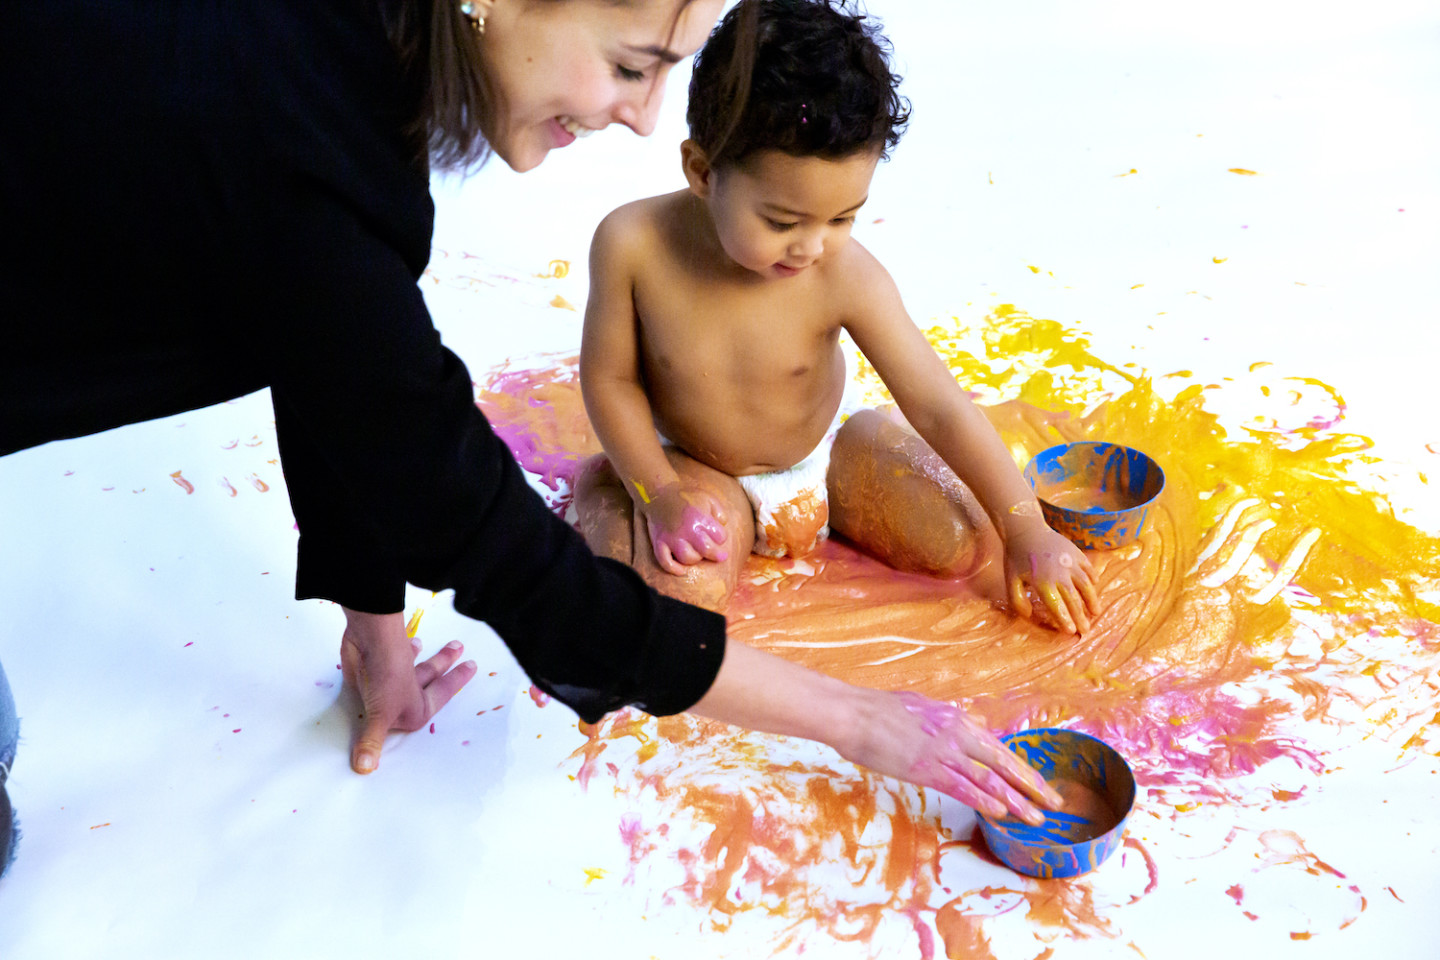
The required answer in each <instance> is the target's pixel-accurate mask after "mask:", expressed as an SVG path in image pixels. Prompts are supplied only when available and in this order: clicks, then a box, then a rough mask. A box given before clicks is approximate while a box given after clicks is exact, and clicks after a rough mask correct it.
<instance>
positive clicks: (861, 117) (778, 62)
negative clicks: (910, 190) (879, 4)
mask: <svg viewBox="0 0 1440 960" xmlns="http://www.w3.org/2000/svg"><path fill="white" fill-rule="evenodd" d="M890 49H891V48H890V43H889V41H888V40H886V39H885V37H884V36H883V35H882V34H881V33H880V27H879V24H878V23H877V22H876V21H875V20H874V19H872V18H870V17H867V16H865V15H864V14H861V13H858V12H855V11H854V10H853V9H852V8H851V5H850V4H849V3H848V2H846V0H741V2H740V3H738V4H736V5H735V6H734V7H733V8H731V10H730V12H729V13H727V14H726V15H725V16H724V17H723V18H722V19H721V20H720V23H719V25H718V26H716V28H715V31H714V32H713V33H711V34H710V39H709V40H708V41H707V42H706V44H705V47H704V48H703V49H702V50H701V51H700V52H699V53H698V54H696V55H695V67H694V72H693V74H692V76H691V79H690V107H689V110H688V111H687V113H686V120H687V121H689V124H690V137H691V139H692V140H694V141H695V142H696V143H698V144H699V145H700V147H701V149H703V150H704V151H705V153H706V155H707V156H708V157H709V159H710V163H711V165H712V166H716V167H722V166H738V165H740V164H742V163H744V161H745V160H746V159H747V158H748V157H749V156H751V155H752V154H754V153H756V152H758V151H760V150H780V151H783V152H784V153H787V154H790V155H791V156H797V157H806V156H815V157H824V158H826V159H832V160H833V159H838V158H841V157H847V156H850V155H852V154H855V153H857V152H859V151H862V150H870V149H876V148H878V149H879V150H880V155H881V156H882V157H884V156H889V153H890V148H891V147H893V146H895V144H897V143H898V142H899V141H900V134H901V133H902V132H903V130H904V127H905V124H906V123H907V122H908V121H909V119H910V103H909V101H908V100H906V99H905V98H904V97H902V96H900V94H899V93H898V91H897V90H896V88H897V87H898V86H899V84H900V77H899V76H898V75H897V74H895V73H893V72H891V70H890V62H889V54H890Z"/></svg>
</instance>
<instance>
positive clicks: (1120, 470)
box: [1025, 442, 1165, 550]
mask: <svg viewBox="0 0 1440 960" xmlns="http://www.w3.org/2000/svg"><path fill="white" fill-rule="evenodd" d="M1025 479H1026V481H1028V482H1029V484H1030V489H1031V490H1034V491H1035V496H1036V498H1037V499H1039V501H1040V510H1041V512H1042V513H1044V515H1045V522H1046V523H1048V524H1050V526H1051V528H1052V529H1054V530H1056V531H1058V532H1059V533H1061V534H1063V535H1064V536H1066V537H1068V538H1069V539H1070V540H1071V541H1072V542H1073V543H1075V545H1076V546H1079V547H1083V548H1084V549H1086V550H1113V549H1114V548H1115V547H1120V546H1124V545H1125V544H1127V543H1131V542H1133V541H1134V540H1135V539H1136V538H1137V537H1139V536H1140V533H1141V531H1142V530H1144V529H1145V522H1146V520H1148V519H1149V517H1150V508H1151V506H1153V505H1154V503H1155V498H1156V497H1158V496H1160V491H1162V490H1164V489H1165V471H1163V470H1161V469H1160V464H1158V463H1156V462H1155V461H1154V460H1152V459H1150V458H1149V457H1148V456H1146V455H1145V454H1143V453H1141V452H1140V451H1139V450H1135V449H1133V448H1131V447H1122V446H1120V444H1118V443H1088V442H1087V443H1062V444H1060V445H1059V446H1054V447H1051V448H1050V449H1048V450H1042V451H1041V452H1040V453H1038V454H1036V455H1035V458H1034V459H1033V460H1031V461H1030V463H1029V464H1027V465H1026V467H1025Z"/></svg>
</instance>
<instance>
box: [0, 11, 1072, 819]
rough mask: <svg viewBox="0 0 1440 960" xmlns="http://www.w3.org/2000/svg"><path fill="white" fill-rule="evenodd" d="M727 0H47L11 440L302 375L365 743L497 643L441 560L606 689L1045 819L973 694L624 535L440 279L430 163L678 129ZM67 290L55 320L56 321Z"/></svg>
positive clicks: (63, 433)
mask: <svg viewBox="0 0 1440 960" xmlns="http://www.w3.org/2000/svg"><path fill="white" fill-rule="evenodd" d="M720 7H721V2H720V0H633V2H629V3H617V2H611V0H472V2H467V3H463V4H457V3H454V2H449V0H441V2H435V3H433V4H431V3H426V2H420V0H372V2H371V3H362V2H357V0H303V2H302V0H291V2H284V0H210V2H196V0H189V2H182V0H174V2H170V3H159V2H155V3H146V4H134V3H127V2H122V0H83V2H76V0H23V2H22V3H20V4H17V5H13V6H12V9H11V10H10V11H9V12H8V13H7V23H6V29H5V30H4V31H3V35H0V77H3V78H4V80H5V81H7V82H6V84H5V89H6V90H7V91H8V93H7V97H6V98H5V99H4V101H3V103H0V129H3V130H5V131H6V135H5V138H4V140H3V144H4V145H3V147H0V205H3V206H0V222H3V223H5V224H6V226H7V230H6V243H7V245H8V246H9V247H10V248H11V249H9V250H8V251H7V255H6V256H5V257H3V258H0V278H3V282H0V290H3V291H4V292H3V294H0V296H3V297H4V298H5V300H6V302H5V304H4V310H5V312H6V313H7V315H9V316H10V317H14V318H19V319H18V321H15V322H12V323H11V324H10V326H11V327H12V328H13V329H14V332H13V334H12V336H11V338H10V341H11V342H10V345H9V349H8V350H7V352H6V353H5V357H4V359H3V360H0V411H3V413H0V454H4V453H9V452H12V451H14V450H18V449H22V448H24V447H28V446H33V445H35V444H40V443H45V442H48V441H50V440H55V439H61V438H66V437H76V436H81V435H84V434H88V433H93V432H96V431H99V430H104V429H109V428H111V427H115V426H119V425H122V424H125V423H132V422H135V421H138V420H144V419H149V418H153V417H159V416H164V415H168V414H172V413H176V412H179V411H182V410H186V409H192V408H195V407H199V406H203V405H206V404H210V403H215V402H218V401H221V400H225V399H228V398H232V397H235V396H238V395H240V394H243V393H247V392H251V391H254V390H257V389H260V388H262V387H267V386H268V387H269V388H270V390H271V393H272V398H273V402H274V407H275V421H276V430H277V433H278V436H279V441H280V449H281V458H282V463H283V466H284V471H285V477H286V482H287V485H288V487H289V492H290V497H291V505H292V508H293V510H294V513H295V517H296V521H297V524H298V527H299V529H300V545H299V559H298V571H297V584H296V595H297V597H299V598H302V599H303V598H310V597H320V598H325V599H329V600H333V601H335V602H337V603H339V604H341V605H342V606H343V607H344V608H345V612H346V629H345V632H344V635H343V637H342V640H341V655H342V663H343V664H344V666H345V675H346V678H347V680H348V681H349V682H351V683H353V684H354V685H355V686H356V687H357V688H358V690H359V692H360V695H361V697H362V700H363V702H364V706H365V719H364V721H363V724H362V726H361V727H360V729H359V730H358V731H357V735H356V737H355V740H354V745H353V749H352V756H351V761H352V766H353V767H354V769H355V770H356V771H357V772H361V773H368V772H370V771H372V770H374V769H375V768H376V765H377V763H378V760H379V754H380V749H381V745H382V743H383V740H384V737H385V734H386V733H387V732H388V731H389V730H391V729H402V730H414V729H418V728H419V727H421V726H422V725H424V724H426V723H427V722H428V721H429V719H430V717H431V716H432V715H433V714H434V713H435V711H437V710H438V709H440V708H441V707H442V706H443V705H444V704H445V703H446V702H447V701H448V700H449V699H450V698H451V697H452V696H453V695H454V694H455V692H456V691H457V690H458V689H459V688H460V687H461V686H463V685H464V684H465V682H466V681H468V680H469V679H470V678H471V677H472V676H473V675H474V673H475V666H474V664H473V663H471V662H466V663H461V664H459V665H458V666H457V661H458V660H459V658H460V656H461V652H462V651H461V650H460V649H459V645H458V644H454V645H452V646H451V647H447V648H446V649H444V650H442V651H441V652H440V653H438V654H437V655H435V656H434V657H431V658H430V659H428V660H426V661H424V662H422V663H420V664H419V665H416V664H415V663H414V656H415V652H414V649H413V648H412V647H411V644H410V641H409V640H408V639H407V638H406V636H405V633H404V630H403V625H402V623H401V618H400V613H399V611H400V609H401V606H402V601H403V591H404V585H405V583H406V582H407V581H408V582H410V583H415V584H417V585H420V586H422V587H425V588H427V589H431V590H436V591H438V590H444V589H453V590H454V591H455V601H454V602H455V607H456V609H457V610H459V611H460V612H462V613H464V614H466V615H468V616H470V617H473V618H475V619H478V620H484V621H486V622H487V623H489V624H490V625H491V627H493V628H494V629H495V631H496V632H497V633H498V634H499V635H500V637H501V638H502V639H503V640H504V641H505V643H506V644H507V645H508V646H509V648H510V650H511V651H512V652H513V653H514V655H515V657H516V658H517V660H518V661H519V662H520V664H521V665H522V666H523V667H524V669H525V670H526V672H527V673H528V674H529V675H530V677H531V678H532V680H533V681H534V682H535V684H536V685H537V686H538V687H540V688H541V689H543V690H545V691H547V692H548V693H550V694H551V695H553V696H554V697H555V698H556V699H559V700H561V701H562V702H564V703H566V704H568V705H569V706H570V707H572V708H573V709H574V710H575V711H576V712H577V713H578V714H580V716H581V717H583V718H585V719H586V720H591V721H593V720H596V719H598V718H599V717H600V716H601V715H603V714H604V713H606V712H608V711H610V710H614V709H617V708H619V707H621V706H624V705H626V704H635V705H637V706H639V707H641V708H643V709H645V710H647V711H648V712H650V713H653V714H667V713H675V712H680V711H684V710H687V709H688V710H693V711H695V712H697V713H701V714H703V715H706V716H710V717H715V718H719V719H724V720H727V721H730V722H732V723H736V724H740V725H743V726H747V727H752V728H755V729H760V730H766V731H772V732H782V733H789V734H794V735H798V736H804V737H808V738H811V739H816V740H821V741H824V742H827V743H830V744H831V745H833V746H835V747H836V748H837V749H838V750H839V751H840V752H841V753H842V754H843V755H844V756H846V757H849V758H851V759H853V760H855V761H856V762H859V763H862V764H864V765H866V766H869V767H871V768H873V769H875V770H878V771H880V772H883V773H888V774H893V775H896V776H901V777H905V778H907V779H912V780H916V781H917V782H921V783H924V784H926V785H931V786H936V787H937V788H939V789H942V790H944V791H945V792H947V793H950V794H951V795H953V796H955V797H957V798H959V799H961V800H963V801H965V802H967V803H970V804H972V805H976V806H980V807H982V808H984V809H987V810H990V811H992V812H1001V811H1003V810H1004V809H1006V808H1008V809H1009V810H1011V811H1012V812H1015V813H1018V814H1021V815H1025V816H1028V817H1032V818H1033V817H1035V816H1037V815H1038V814H1037V812H1036V811H1035V809H1034V807H1033V806H1032V805H1031V804H1030V802H1029V801H1028V800H1026V799H1025V797H1024V796H1022V793H1024V794H1026V795H1028V796H1030V797H1031V798H1037V799H1038V798H1040V797H1042V796H1044V797H1045V798H1046V799H1047V801H1049V802H1054V801H1055V800H1056V798H1054V797H1052V796H1050V795H1048V794H1045V793H1044V792H1043V790H1042V786H1041V782H1040V780H1039V777H1038V775H1036V774H1035V773H1034V772H1033V771H1031V770H1029V769H1028V768H1026V767H1024V766H1023V765H1021V764H1020V763H1019V762H1018V761H1016V760H1015V759H1014V758H1013V757H1012V756H1011V755H1010V754H1009V753H1008V751H1005V750H1004V749H1003V747H1001V746H1000V745H999V743H998V741H996V740H995V738H994V737H993V736H991V735H990V734H988V733H987V732H985V731H984V730H983V729H982V728H981V727H980V726H979V724H977V723H976V722H975V721H974V720H972V719H971V718H970V717H968V716H967V715H965V714H963V713H961V712H959V711H957V710H955V709H954V708H951V707H948V706H946V705H941V704H935V703H932V702H929V701H922V700H921V699H920V698H915V697H902V696H899V695H894V694H889V693H881V692H877V691H870V690H863V689H859V688H855V687H851V686H849V685H846V684H842V683H839V682H838V681H835V680H832V679H830V678H826V677H823V676H820V675H818V674H815V673H813V672H811V671H809V670H805V669H803V668H801V667H798V666H796V665H794V664H791V663H789V662H787V661H784V660H779V659H777V658H774V657H770V656H768V655H765V654H761V653H759V652H758V651H755V650H751V649H748V648H746V647H744V646H742V645H740V644H732V645H729V646H727V645H726V643H725V627H724V621H723V619H722V618H720V617H719V616H716V615H714V614H711V613H708V612H706V611H703V610H700V609H697V608H694V607H689V606H686V605H684V604H680V603H677V602H674V601H671V600H668V599H666V598H663V597H660V596H658V595H657V594H655V593H654V592H653V591H652V590H650V589H649V588H647V587H646V586H644V584H643V583H641V581H640V580H639V578H638V577H637V576H636V575H635V574H634V573H633V572H632V571H630V570H629V569H628V568H626V567H624V566H623V565H621V564H618V563H612V562H609V561H603V560H597V559H595V558H594V557H593V556H592V555H591V554H590V552H589V551H588V550H587V549H586V548H585V545H584V543H583V542H582V541H581V539H580V538H579V536H578V535H577V534H576V533H575V532H574V531H573V530H572V529H571V528H569V527H568V526H567V525H565V524H564V523H562V522H559V521H557V520H556V519H555V518H554V517H553V516H552V515H551V513H550V512H549V511H548V510H547V509H546V508H545V507H544V505H543V503H542V502H541V500H540V499H539V498H538V497H537V496H536V495H535V494H534V493H533V492H532V491H531V490H530V488H529V487H528V486H527V484H526V482H525V480H524V478H523V476H522V474H521V472H520V470H519V468H518V467H517V465H516V464H515V462H514V460H513V458H511V456H510V455H509V452H508V450H507V449H506V448H505V447H504V445H503V444H502V443H501V442H500V441H499V440H498V439H497V438H496V437H495V435H494V433H493V432H492V431H491V430H490V428H489V426H488V424H487V423H486V422H485V420H484V417H483V416H482V415H481V414H480V413H479V411H478V410H477V409H476V407H475V405H474V403H473V402H472V401H473V398H472V394H471V380H470V375H469V373H468V372H467V371H466V369H465V366H464V364H463V363H461V361H460V360H459V358H457V357H456V356H455V355H454V354H452V353H450V352H449V351H448V350H446V349H445V348H444V347H443V346H442V344H441V343H440V340H439V336H438V334H437V333H436V332H435V329H434V327H433V325H432V324H431V322H430V318H429V316H428V314H427V312H426V309H425V305H424V303H423V301H422V299H421V296H420V293H419V291H418V289H417V287H416V279H417V278H418V277H419V275H420V272H421V271H422V270H423V269H424V267H425V263H426V260H427V258H428V255H429V239H430V230H431V221H432V205H431V201H430V198H429V195H428V164H430V163H434V164H437V165H441V166H448V167H460V168H463V167H466V166H469V165H472V164H473V163H475V162H476V161H478V160H480V159H483V158H484V156H485V155H486V154H487V152H493V153H494V154H495V155H497V156H498V157H500V159H502V160H503V161H505V162H506V163H507V164H509V165H510V166H511V167H513V168H515V169H516V170H528V169H530V168H532V167H534V166H535V165H537V164H539V163H540V162H541V161H542V160H543V159H544V158H545V156H546V154H547V153H548V152H549V151H550V150H552V149H557V148H562V147H566V146H569V145H570V144H571V143H572V142H573V141H574V140H575V139H576V138H577V137H579V136H582V135H584V134H585V133H586V132H588V131H590V130H594V129H598V128H601V127H605V126H607V125H609V124H611V123H621V124H624V125H626V126H629V127H630V128H631V129H633V130H634V131H635V132H636V133H639V134H641V135H645V134H648V133H649V132H650V131H651V129H652V127H653V125H654V122H655V117H656V113H657V111H658V108H659V100H660V96H661V90H662V87H663V83H664V80H665V76H666V74H667V72H668V71H669V69H670V67H671V65H673V64H674V63H675V62H677V61H679V60H680V59H682V58H683V57H685V56H688V55H690V54H691V53H693V52H694V51H695V50H696V49H697V48H698V47H699V46H700V44H701V42H702V41H703V40H704V38H705V35H706V33H707V31H708V30H709V28H710V27H711V25H712V24H713V23H714V21H715V19H716V18H717V16H718V14H719V10H720ZM42 318H43V322H42Z"/></svg>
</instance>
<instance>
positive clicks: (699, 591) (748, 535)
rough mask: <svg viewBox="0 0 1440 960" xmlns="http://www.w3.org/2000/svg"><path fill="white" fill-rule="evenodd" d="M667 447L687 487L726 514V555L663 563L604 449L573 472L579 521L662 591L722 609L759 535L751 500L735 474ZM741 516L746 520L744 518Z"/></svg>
mask: <svg viewBox="0 0 1440 960" xmlns="http://www.w3.org/2000/svg"><path fill="white" fill-rule="evenodd" d="M582 415H583V414H582ZM668 453H669V456H670V458H671V463H672V465H673V466H674V468H675V471H676V472H677V473H678V474H679V475H680V476H681V478H682V480H683V482H684V483H685V485H686V486H687V488H689V489H691V490H694V491H697V492H700V493H703V494H704V495H705V497H706V498H708V499H709V500H710V501H711V502H714V503H716V504H718V506H719V508H720V510H721V514H722V515H723V516H724V517H725V518H726V521H727V522H726V526H725V528H724V532H725V541H724V542H725V547H726V549H725V550H723V551H721V553H722V554H723V556H722V557H720V558H719V559H716V560H700V561H699V562H697V563H693V564H689V565H686V566H684V567H683V568H682V571H681V573H679V574H678V575H677V574H675V573H672V572H670V571H668V570H665V569H664V568H662V567H661V566H660V564H659V562H658V561H657V560H656V551H655V547H654V544H653V542H652V541H651V539H650V529H649V527H648V524H647V523H646V520H645V517H643V516H638V515H637V513H636V511H635V506H634V499H633V498H632V497H631V496H630V492H629V491H628V490H627V489H626V488H625V485H624V484H623V482H622V481H621V480H620V478H619V477H618V476H617V475H616V474H615V471H614V469H613V468H612V467H611V466H610V462H609V461H608V460H607V459H606V458H605V456H604V455H603V454H598V455H596V456H594V457H591V458H590V459H589V460H587V461H586V462H585V463H584V464H582V465H581V467H580V469H579V470H578V471H577V475H576V476H575V480H574V502H575V511H576V517H577V526H578V527H579V530H580V533H581V535H582V536H584V538H585V542H586V543H587V544H589V546H590V549H591V550H593V551H595V553H597V554H599V555H600V556H602V557H609V558H611V559H612V560H619V561H620V562H621V563H626V564H629V565H630V566H632V567H634V568H635V570H636V571H637V572H639V574H640V576H641V577H642V578H643V579H644V580H645V582H646V583H648V584H650V586H652V587H654V588H655V589H656V590H659V591H660V592H661V593H664V594H666V595H667V596H671V597H674V598H676V599H677V600H684V601H685V602H686V603H693V604H695V605H696V606H700V607H705V608H706V609H708V610H714V611H716V612H723V611H724V609H725V606H726V604H727V602H728V601H729V598H730V596H731V595H732V594H733V593H734V592H735V587H736V584H737V583H738V581H739V579H740V570H741V568H742V567H743V566H744V564H745V562H746V559H747V558H748V557H749V555H750V547H751V543H752V541H753V539H754V536H755V531H754V525H753V524H751V523H749V522H748V518H749V516H750V501H749V500H748V499H747V498H746V496H745V492H744V491H743V490H741V489H740V485H739V484H738V483H736V482H735V478H734V477H731V476H728V475H726V474H724V473H721V472H720V471H719V470H715V469H714V468H712V467H707V466H706V465H705V464H703V463H700V462H699V461H698V460H695V459H693V458H691V457H688V456H686V455H685V454H683V453H681V452H680V451H678V450H675V449H674V448H673V447H672V448H668ZM742 517H743V518H746V519H747V522H743V523H742V522H741V521H740V518H742Z"/></svg>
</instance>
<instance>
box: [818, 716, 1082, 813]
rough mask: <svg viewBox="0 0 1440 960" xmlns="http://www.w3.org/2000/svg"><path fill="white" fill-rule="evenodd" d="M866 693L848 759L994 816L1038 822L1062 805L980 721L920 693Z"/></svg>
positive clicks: (846, 749) (844, 750)
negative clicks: (1042, 810)
mask: <svg viewBox="0 0 1440 960" xmlns="http://www.w3.org/2000/svg"><path fill="white" fill-rule="evenodd" d="M857 692H859V693H860V694H862V695H864V698H865V699H864V704H863V707H862V713H861V716H860V717H859V718H858V719H859V720H860V721H861V723H860V726H858V727H857V728H856V737H855V741H856V742H855V744H854V745H853V746H847V745H846V744H838V745H837V749H839V750H840V753H841V755H843V756H844V757H845V758H846V759H847V760H851V761H853V762H855V763H858V764H860V765H861V766H864V767H868V768H869V769H871V770H874V771H875V772H876V773H883V774H889V775H890V776H893V777H898V778H900V779H901V780H908V781H910V782H911V783H914V784H917V785H918V786H922V787H933V788H935V789H936V790H939V791H940V792H941V793H943V794H945V795H946V796H950V797H954V798H955V799H956V800H959V801H960V802H961V803H964V804H966V805H968V806H970V807H973V808H974V809H976V810H979V811H981V812H983V813H986V814H988V815H990V816H992V817H1003V816H1005V815H1006V814H1007V813H1010V814H1014V815H1015V816H1017V817H1019V818H1020V819H1022V820H1024V821H1025V822H1027V823H1030V824H1036V825H1038V824H1040V823H1043V822H1044V820H1045V815H1044V814H1043V813H1042V812H1041V811H1040V810H1039V809H1038V808H1037V807H1036V806H1035V804H1036V803H1039V804H1043V805H1044V806H1046V807H1047V808H1049V809H1052V810H1053V809H1057V808H1058V807H1059V806H1060V804H1061V803H1062V800H1061V798H1060V795H1059V794H1058V793H1056V792H1055V789H1054V788H1053V787H1051V786H1049V785H1048V784H1047V783H1046V782H1045V778H1044V777H1042V776H1041V775H1040V774H1039V772H1038V771H1036V770H1034V769H1033V768H1031V767H1030V766H1028V765H1026V764H1025V762H1024V761H1022V760H1021V759H1020V758H1019V757H1018V756H1016V755H1015V754H1014V753H1012V752H1011V751H1010V750H1009V749H1007V748H1006V747H1005V745H1004V744H1002V743H1001V742H1000V740H999V738H998V737H996V736H995V735H994V734H993V733H991V732H990V731H989V730H987V729H986V728H985V727H984V726H983V725H982V724H981V723H980V721H979V720H977V719H975V717H973V716H971V715H970V714H968V713H966V712H965V711H964V710H961V709H960V708H959V707H957V706H955V705H954V704H950V703H942V702H941V701H938V700H931V699H929V698H928V697H922V696H921V695H920V694H918V693H909V692H902V693H889V692H885V691H881V690H865V689H859V690H858V691H857Z"/></svg>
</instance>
